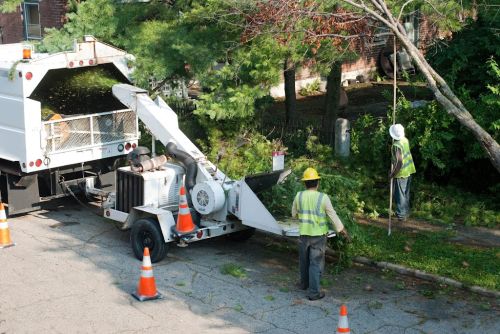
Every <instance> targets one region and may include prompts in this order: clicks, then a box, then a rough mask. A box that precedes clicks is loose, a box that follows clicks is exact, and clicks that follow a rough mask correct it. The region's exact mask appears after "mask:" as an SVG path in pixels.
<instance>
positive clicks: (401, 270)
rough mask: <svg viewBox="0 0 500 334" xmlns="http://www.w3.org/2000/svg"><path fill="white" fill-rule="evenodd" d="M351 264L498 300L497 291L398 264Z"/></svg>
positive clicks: (367, 261) (359, 260)
mask: <svg viewBox="0 0 500 334" xmlns="http://www.w3.org/2000/svg"><path fill="white" fill-rule="evenodd" d="M328 251H330V252H332V253H333V251H331V250H328ZM353 262H356V263H360V264H364V265H369V266H372V267H378V268H383V269H389V270H392V271H395V272H397V273H398V274H401V275H406V276H412V277H416V278H420V279H423V280H426V281H430V282H436V283H444V284H448V285H451V286H453V287H456V288H459V289H463V290H466V291H470V292H474V293H477V294H480V295H483V296H486V297H494V298H500V292H499V291H494V290H488V289H486V288H483V287H480V286H477V285H472V286H469V285H466V284H464V283H462V282H459V281H457V280H454V279H451V278H448V277H444V276H438V275H434V274H429V273H426V272H425V271H421V270H418V269H411V268H407V267H404V266H402V265H399V264H394V263H390V262H383V261H381V262H377V261H373V260H371V259H369V258H366V257H363V256H356V257H354V258H353Z"/></svg>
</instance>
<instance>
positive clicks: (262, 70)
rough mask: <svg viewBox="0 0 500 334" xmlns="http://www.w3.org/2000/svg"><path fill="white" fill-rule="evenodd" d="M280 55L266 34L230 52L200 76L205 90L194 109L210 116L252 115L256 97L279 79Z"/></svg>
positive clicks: (240, 116) (263, 93)
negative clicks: (250, 43)
mask: <svg viewBox="0 0 500 334" xmlns="http://www.w3.org/2000/svg"><path fill="white" fill-rule="evenodd" d="M282 55H283V50H282V48H281V47H280V46H279V45H278V44H277V43H276V42H275V41H274V40H272V39H266V38H261V39H259V40H256V41H254V43H253V44H252V45H251V46H245V47H241V48H240V49H238V50H236V51H235V52H233V53H232V54H231V59H230V60H229V61H226V63H224V64H221V65H220V66H219V68H215V67H213V68H211V69H210V70H208V71H207V72H206V73H204V74H203V75H201V76H200V78H199V79H200V82H201V84H202V85H203V87H204V91H203V92H202V94H201V95H200V101H199V103H198V108H197V110H196V113H197V114H199V115H207V116H209V117H210V118H212V119H232V118H248V117H250V116H253V115H254V113H255V103H256V101H258V100H259V99H262V98H263V97H265V96H267V95H268V92H269V89H270V87H271V86H272V85H274V84H277V83H278V81H279V78H280V73H281V61H282Z"/></svg>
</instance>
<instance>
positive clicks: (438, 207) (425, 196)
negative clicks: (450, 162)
mask: <svg viewBox="0 0 500 334" xmlns="http://www.w3.org/2000/svg"><path fill="white" fill-rule="evenodd" d="M416 181H417V182H414V185H415V186H414V189H413V196H412V197H413V204H412V206H413V209H412V215H413V216H414V217H416V218H421V219H425V220H426V221H428V222H431V223H436V224H444V225H455V224H457V223H458V222H463V224H464V225H467V226H484V227H498V226H499V225H500V205H499V203H500V198H498V195H491V194H484V195H481V194H474V193H470V192H466V191H464V190H462V189H459V188H457V187H454V186H446V187H443V186H438V185H436V184H429V183H424V182H422V180H418V179H417V180H416Z"/></svg>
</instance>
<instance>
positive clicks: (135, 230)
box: [130, 218, 168, 263]
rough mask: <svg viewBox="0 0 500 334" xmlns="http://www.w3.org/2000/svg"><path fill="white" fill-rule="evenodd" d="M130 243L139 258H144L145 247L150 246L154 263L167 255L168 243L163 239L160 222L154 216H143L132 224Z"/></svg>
mask: <svg viewBox="0 0 500 334" xmlns="http://www.w3.org/2000/svg"><path fill="white" fill-rule="evenodd" d="M130 243H131V245H132V250H133V251H134V255H135V257H136V258H137V259H138V260H142V256H143V254H144V247H148V248H149V254H150V256H151V262H153V263H155V262H159V261H161V260H163V259H164V258H165V255H167V250H168V244H166V243H165V240H164V239H163V234H162V233H161V228H160V225H159V223H158V222H157V221H156V220H155V219H153V218H142V219H139V220H137V221H136V222H135V223H134V224H133V225H132V230H131V232H130Z"/></svg>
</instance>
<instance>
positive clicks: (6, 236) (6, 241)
mask: <svg viewBox="0 0 500 334" xmlns="http://www.w3.org/2000/svg"><path fill="white" fill-rule="evenodd" d="M15 245H16V244H15V243H13V242H12V240H11V239H10V232H9V224H8V223H7V215H6V214H5V208H4V206H3V203H2V202H0V248H7V247H11V246H15Z"/></svg>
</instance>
